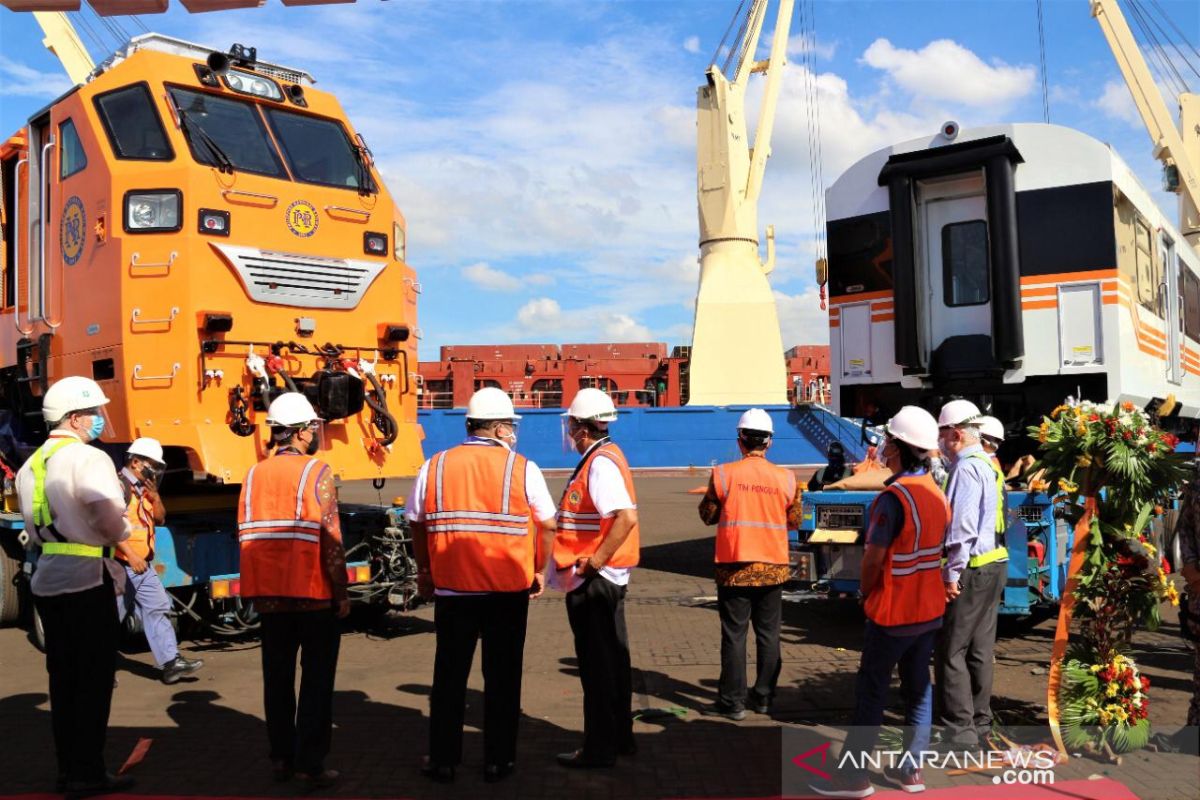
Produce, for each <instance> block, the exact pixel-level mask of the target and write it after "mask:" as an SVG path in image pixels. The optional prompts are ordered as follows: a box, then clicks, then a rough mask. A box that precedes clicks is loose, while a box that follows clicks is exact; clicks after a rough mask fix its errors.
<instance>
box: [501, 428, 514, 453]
mask: <svg viewBox="0 0 1200 800" xmlns="http://www.w3.org/2000/svg"><path fill="white" fill-rule="evenodd" d="M500 441H502V442H504V443H505V444H507V445H508V449H509V450H512V451H514V452H515V451H516V449H517V432H516V431H513V432H512V433H510V434H509V435H508V436H501V437H500Z"/></svg>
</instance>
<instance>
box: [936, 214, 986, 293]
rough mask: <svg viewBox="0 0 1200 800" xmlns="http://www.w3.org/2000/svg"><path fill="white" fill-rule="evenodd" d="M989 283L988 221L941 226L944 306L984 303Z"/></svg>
mask: <svg viewBox="0 0 1200 800" xmlns="http://www.w3.org/2000/svg"><path fill="white" fill-rule="evenodd" d="M989 288H990V287H989V286H988V240H987V223H986V222H984V221H983V220H972V221H970V222H955V223H953V224H951V225H946V226H945V227H943V228H942V299H943V301H944V302H945V304H946V305H947V306H978V305H982V304H984V303H986V302H987V301H988V299H989V296H990V292H989Z"/></svg>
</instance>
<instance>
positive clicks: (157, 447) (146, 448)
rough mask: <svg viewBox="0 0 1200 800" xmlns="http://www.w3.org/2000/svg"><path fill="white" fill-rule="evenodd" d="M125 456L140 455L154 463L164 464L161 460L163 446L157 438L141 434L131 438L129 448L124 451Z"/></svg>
mask: <svg viewBox="0 0 1200 800" xmlns="http://www.w3.org/2000/svg"><path fill="white" fill-rule="evenodd" d="M125 455H126V456H141V457H142V458H148V459H150V460H151V461H153V462H154V463H156V464H164V463H166V462H165V461H163V446H162V444H160V443H159V441H158V439H151V438H150V437H149V436H142V437H139V438H137V439H134V440H133V444H131V445H129V449H128V450H126V451H125Z"/></svg>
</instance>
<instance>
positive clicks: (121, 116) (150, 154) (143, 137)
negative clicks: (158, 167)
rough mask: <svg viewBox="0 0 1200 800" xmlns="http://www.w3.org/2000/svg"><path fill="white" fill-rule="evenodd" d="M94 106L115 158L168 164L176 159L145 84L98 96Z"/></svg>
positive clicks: (137, 84)
mask: <svg viewBox="0 0 1200 800" xmlns="http://www.w3.org/2000/svg"><path fill="white" fill-rule="evenodd" d="M95 102H96V110H97V111H99V112H100V121H101V122H102V123H104V132H105V133H106V134H108V141H109V142H110V143H112V149H113V152H114V153H116V155H117V158H127V159H133V160H140V161H170V160H171V159H172V158H174V157H175V151H174V150H172V149H171V143H170V142H169V141H168V140H167V133H166V131H164V130H163V126H162V120H161V119H159V116H158V111H156V110H155V108H154V101H153V99H151V97H150V88H149V87H148V86H147V85H146V84H144V83H136V84H134V85H132V86H126V87H124V88H122V89H116V90H114V91H111V92H107V93H105V94H102V95H98V96H97V97H96V101H95Z"/></svg>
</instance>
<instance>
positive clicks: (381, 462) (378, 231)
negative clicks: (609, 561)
mask: <svg viewBox="0 0 1200 800" xmlns="http://www.w3.org/2000/svg"><path fill="white" fill-rule="evenodd" d="M313 85H314V81H313V79H312V77H311V76H309V75H308V74H306V73H304V72H302V71H300V70H295V69H291V68H286V67H280V66H277V65H273V64H267V63H265V62H259V61H258V60H257V58H256V52H255V50H254V49H253V48H244V47H241V46H240V45H234V47H233V48H232V49H231V50H230V52H229V53H228V54H222V53H215V52H213V51H211V50H209V49H207V48H203V47H199V46H197V45H193V44H189V43H187V42H183V41H179V40H176V39H171V38H168V37H164V36H160V35H157V34H147V35H144V36H139V37H136V38H134V39H132V40H131V41H130V42H129V43H128V45H127V46H126V47H125V48H124V49H123V50H121V51H119V52H117V53H116V54H115V55H114V56H112V57H111V58H110V59H109V60H108V61H107V62H105V63H104V64H103V65H101V66H100V67H99V68H98V69H97V70H96V71H95V72H94V73H93V74H92V78H91V80H89V81H88V82H87V83H85V84H83V85H80V86H77V87H75V89H73V90H71V91H70V92H68V93H67V94H65V95H64V96H62V97H61V98H59V99H58V100H56V101H54V102H53V103H52V104H51V105H50V106H49V107H48V108H46V109H43V110H42V111H40V112H38V113H37V114H36V115H35V116H33V117H32V118H31V120H30V122H29V125H28V126H27V127H26V128H24V129H22V130H21V131H20V132H18V134H17V135H15V136H13V137H12V138H10V139H9V140H8V141H7V142H5V143H4V144H3V145H0V173H2V176H3V180H2V188H3V210H4V214H5V224H4V237H3V258H4V273H3V281H2V291H0V392H2V396H0V407H2V408H3V409H5V410H7V411H8V412H9V414H10V420H11V421H12V425H11V427H12V429H13V431H14V433H15V434H16V438H17V439H18V440H19V441H21V442H24V443H28V444H34V443H37V442H40V441H41V437H42V436H43V433H44V430H43V429H42V428H41V424H40V422H39V419H40V417H39V410H40V407H41V394H42V392H43V391H44V390H45V388H46V385H47V383H48V382H52V381H54V380H56V379H58V378H60V377H62V376H65V375H85V376H90V377H92V378H94V379H95V380H97V381H98V382H99V383H100V385H101V386H102V387H103V388H104V391H105V392H106V393H107V394H108V395H109V396H110V397H112V398H113V402H112V403H111V405H110V406H109V407H108V410H109V415H110V417H111V420H112V422H113V430H112V432H111V433H110V434H108V435H106V437H105V440H106V442H109V443H113V442H117V443H119V442H129V441H132V440H133V439H134V438H135V437H138V436H153V437H155V438H157V439H159V440H160V441H162V442H163V444H164V445H165V446H166V453H167V462H168V466H169V468H170V470H171V471H172V473H174V474H175V475H178V474H180V473H182V474H185V475H186V474H187V472H188V471H189V470H190V472H191V473H192V476H193V477H195V478H197V479H200V480H203V481H205V482H210V483H238V482H240V481H241V480H242V478H243V476H244V475H245V474H246V471H247V470H248V469H249V468H250V466H251V465H253V464H255V463H256V462H258V461H259V460H260V458H261V457H262V456H263V455H264V453H265V449H266V442H267V440H268V436H267V430H266V426H265V425H263V424H261V418H262V416H263V414H264V409H265V407H266V405H267V404H268V403H269V401H270V398H271V396H273V394H274V393H276V392H279V391H282V390H284V389H287V388H296V389H298V390H300V391H303V392H305V393H306V394H307V395H308V396H309V398H310V399H311V400H312V401H313V404H314V405H315V406H316V407H317V409H318V411H319V412H320V413H321V415H322V417H323V418H324V419H325V420H326V426H325V440H326V442H327V447H328V450H327V452H325V453H323V454H322V458H323V459H324V460H325V461H327V462H328V463H329V464H330V466H331V467H332V469H333V470H334V473H335V475H337V476H338V477H339V478H341V479H345V480H352V479H362V478H386V477H396V476H402V475H411V474H415V473H416V471H417V469H418V468H419V466H420V464H421V462H422V455H421V447H420V438H421V434H420V430H419V428H418V426H417V424H416V416H415V415H416V402H415V401H416V394H415V392H416V378H415V374H416V369H417V367H416V338H417V330H416V307H417V306H416V300H417V294H418V293H419V291H420V286H419V284H418V283H417V282H416V276H415V273H414V272H413V270H412V269H411V268H409V266H408V265H407V264H406V263H405V262H404V248H405V223H404V218H403V217H402V215H401V214H400V212H399V211H398V210H397V209H396V207H395V206H394V204H393V201H392V198H391V196H390V195H389V194H388V192H387V190H386V188H385V187H384V186H383V183H382V181H381V180H380V179H379V176H378V174H377V173H376V171H375V169H374V168H373V164H372V161H371V157H370V153H369V151H368V150H367V148H366V146H365V144H364V142H363V140H362V138H361V137H360V136H358V135H357V134H356V133H355V132H354V129H353V128H352V127H351V125H350V123H349V122H348V121H347V119H346V117H345V114H344V112H343V111H342V108H341V106H340V104H339V103H338V101H337V99H336V98H335V97H333V96H332V95H330V94H328V93H325V92H320V91H317V90H315V89H314V88H313Z"/></svg>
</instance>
